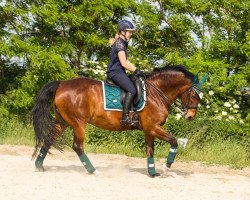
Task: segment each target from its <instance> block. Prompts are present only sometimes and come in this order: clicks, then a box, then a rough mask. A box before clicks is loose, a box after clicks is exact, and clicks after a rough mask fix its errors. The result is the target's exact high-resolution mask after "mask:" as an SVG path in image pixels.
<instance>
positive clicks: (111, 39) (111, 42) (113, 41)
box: [109, 33, 119, 45]
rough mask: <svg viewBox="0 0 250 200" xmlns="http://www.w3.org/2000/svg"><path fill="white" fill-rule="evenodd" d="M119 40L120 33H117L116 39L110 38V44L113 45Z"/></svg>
mask: <svg viewBox="0 0 250 200" xmlns="http://www.w3.org/2000/svg"><path fill="white" fill-rule="evenodd" d="M118 38H119V33H116V35H115V37H113V38H109V44H110V45H113V44H114V43H115V41H116V40H117V39H118Z"/></svg>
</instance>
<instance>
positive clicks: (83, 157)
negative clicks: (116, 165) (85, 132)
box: [79, 154, 95, 174]
mask: <svg viewBox="0 0 250 200" xmlns="http://www.w3.org/2000/svg"><path fill="white" fill-rule="evenodd" d="M79 158H80V160H81V162H82V164H83V165H84V167H85V168H86V170H87V171H88V172H89V173H90V174H92V173H93V172H94V171H95V168H94V167H93V165H92V164H91V162H90V160H89V158H88V157H87V155H86V154H82V155H80V156H79Z"/></svg>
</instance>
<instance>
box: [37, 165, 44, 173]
mask: <svg viewBox="0 0 250 200" xmlns="http://www.w3.org/2000/svg"><path fill="white" fill-rule="evenodd" d="M36 171H37V172H44V171H45V169H44V168H43V166H42V167H36Z"/></svg>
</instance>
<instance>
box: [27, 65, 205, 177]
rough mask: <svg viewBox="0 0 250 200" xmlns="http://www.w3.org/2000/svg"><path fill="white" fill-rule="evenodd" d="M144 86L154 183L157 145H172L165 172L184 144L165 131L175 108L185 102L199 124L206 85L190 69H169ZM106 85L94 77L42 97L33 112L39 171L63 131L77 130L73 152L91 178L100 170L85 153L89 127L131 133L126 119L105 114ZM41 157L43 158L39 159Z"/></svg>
mask: <svg viewBox="0 0 250 200" xmlns="http://www.w3.org/2000/svg"><path fill="white" fill-rule="evenodd" d="M143 79H144V83H145V86H146V87H145V88H146V93H147V100H146V101H147V102H146V104H145V107H144V108H143V109H142V110H141V111H140V112H138V113H137V114H138V117H139V118H138V119H139V124H140V126H139V127H138V129H139V130H141V131H143V132H144V137H145V143H146V155H147V169H148V174H149V176H150V177H155V176H157V175H159V173H157V172H156V169H155V162H154V141H155V139H156V138H158V139H160V140H163V141H165V142H167V143H169V144H170V150H169V153H168V155H167V159H166V163H165V167H166V169H170V167H171V165H172V163H173V162H174V160H175V157H176V153H177V149H178V143H177V140H176V138H175V137H174V136H173V135H171V134H170V133H169V132H168V131H166V130H164V129H163V128H162V125H164V124H165V122H166V119H167V117H168V114H169V112H170V108H171V105H172V104H173V103H175V101H176V100H177V99H179V100H180V102H181V106H182V110H183V117H184V118H185V119H186V120H188V121H191V120H193V119H194V118H195V116H196V113H197V109H198V104H199V103H200V102H201V98H202V94H203V93H202V92H203V83H204V81H203V82H202V81H199V79H198V75H194V74H193V73H191V72H189V71H188V70H187V69H186V68H185V67H184V66H179V65H177V66H166V67H162V68H158V69H157V68H155V69H154V70H153V71H151V72H148V73H145V76H144V78H143ZM103 107H104V96H103V91H102V82H101V81H99V80H94V79H91V78H88V77H78V78H74V79H69V80H62V81H52V82H49V83H47V84H45V85H44V87H43V88H42V89H41V90H40V91H39V93H38V95H37V99H36V103H35V105H34V107H33V110H32V115H33V126H34V132H35V150H34V153H33V155H32V158H35V157H36V156H37V158H36V160H35V167H36V168H37V170H39V171H44V167H43V162H44V159H45V157H46V155H47V153H48V151H49V149H50V148H51V147H52V146H54V147H56V148H59V143H58V141H57V139H58V137H59V136H60V135H61V134H62V133H63V131H64V130H65V129H66V128H67V127H68V126H70V127H71V128H72V129H73V137H74V138H73V146H72V148H73V150H74V151H75V152H76V154H77V155H78V157H79V159H80V161H81V162H82V163H83V165H84V167H85V168H86V170H87V172H88V173H90V174H92V173H94V174H95V173H96V172H97V170H96V169H95V167H94V166H93V165H92V163H91V161H90V160H89V158H88V156H87V155H86V153H85V151H84V140H85V134H86V126H87V124H92V125H94V126H96V127H99V128H101V129H106V130H110V131H125V130H131V129H133V127H131V126H130V125H128V126H126V127H122V126H121V123H120V121H121V117H122V113H121V112H119V111H105V110H104V108H103ZM38 152H39V153H38Z"/></svg>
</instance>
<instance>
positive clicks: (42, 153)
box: [35, 147, 48, 168]
mask: <svg viewBox="0 0 250 200" xmlns="http://www.w3.org/2000/svg"><path fill="white" fill-rule="evenodd" d="M47 153H48V150H47V149H46V148H45V147H42V148H41V150H40V152H39V155H38V156H37V158H36V161H35V166H36V168H41V167H42V166H43V161H44V158H45V157H46V155H47Z"/></svg>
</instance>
